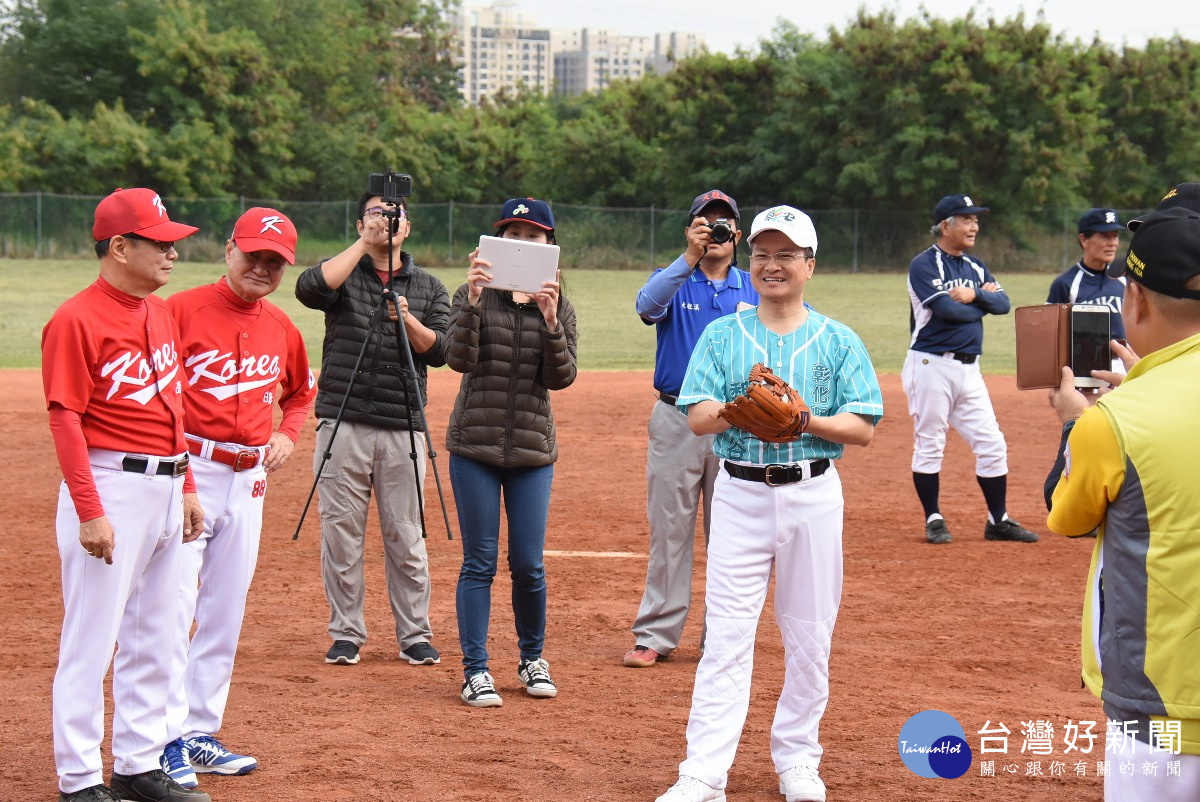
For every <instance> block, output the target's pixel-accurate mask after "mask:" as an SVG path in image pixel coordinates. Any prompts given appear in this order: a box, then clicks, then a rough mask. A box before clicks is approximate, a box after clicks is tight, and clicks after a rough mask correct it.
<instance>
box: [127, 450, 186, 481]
mask: <svg viewBox="0 0 1200 802" xmlns="http://www.w3.org/2000/svg"><path fill="white" fill-rule="evenodd" d="M149 467H150V460H148V459H146V458H145V457H134V456H127V457H125V459H123V460H121V470H123V471H129V472H130V473H145V472H146V469H147V468H149ZM187 467H188V455H187V454H184V455H183V456H182V457H179V458H178V459H160V460H159V461H158V468H157V469H155V471H154V475H155V476H183V475H184V474H185V473H187Z"/></svg>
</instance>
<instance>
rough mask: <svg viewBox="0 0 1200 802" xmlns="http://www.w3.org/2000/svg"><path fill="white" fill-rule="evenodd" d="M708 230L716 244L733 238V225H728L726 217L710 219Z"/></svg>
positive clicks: (721, 243) (722, 243)
mask: <svg viewBox="0 0 1200 802" xmlns="http://www.w3.org/2000/svg"><path fill="white" fill-rule="evenodd" d="M708 230H709V236H710V237H712V241H713V242H715V243H716V244H718V245H724V244H725V243H726V242H729V240H731V239H733V227H732V226H730V225H729V218H728V217H721V218H719V219H717V220H714V221H712V223H710V224H709V226H708Z"/></svg>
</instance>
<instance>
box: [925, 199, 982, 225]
mask: <svg viewBox="0 0 1200 802" xmlns="http://www.w3.org/2000/svg"><path fill="white" fill-rule="evenodd" d="M986 211H989V209H988V207H986V206H977V205H976V204H975V201H973V200H971V196H970V195H947V196H946V197H944V198H942V199H941V200H940V201H938V202H937V206H934V207H933V222H934V224H937V223H940V222H942V221H943V220H945V219H946V218H947V217H953V216H954V215H956V214H982V213H983V212H986Z"/></svg>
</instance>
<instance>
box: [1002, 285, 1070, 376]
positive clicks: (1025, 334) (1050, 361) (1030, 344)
mask: <svg viewBox="0 0 1200 802" xmlns="http://www.w3.org/2000/svg"><path fill="white" fill-rule="evenodd" d="M1013 315H1014V318H1015V323H1016V334H1017V389H1019V390H1037V389H1043V388H1047V387H1057V386H1058V384H1059V382H1060V381H1061V380H1062V369H1063V368H1064V367H1066V366H1068V365H1070V364H1071V305H1070V304H1040V305H1038V306H1019V307H1017V309H1016V310H1015V311H1014V313H1013Z"/></svg>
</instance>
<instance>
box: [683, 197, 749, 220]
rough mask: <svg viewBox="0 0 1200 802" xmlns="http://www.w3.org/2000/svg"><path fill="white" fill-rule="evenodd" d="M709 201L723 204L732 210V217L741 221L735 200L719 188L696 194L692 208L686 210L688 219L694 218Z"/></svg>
mask: <svg viewBox="0 0 1200 802" xmlns="http://www.w3.org/2000/svg"><path fill="white" fill-rule="evenodd" d="M710 203H723V204H725V205H726V206H728V207H729V208H730V209H731V210H733V219H734V220H737V221H738V222H739V223H740V222H741V221H742V215H741V212H739V211H738V207H737V201H735V200H734V199H733V198H731V197H730V196H729V195H728V194H726V193H724V192H722V191H721V190H719V189H710V190H709V191H708V192H704V193H702V194H700V195H697V196H696V199H695V200H693V201H692V208H691V209H690V210H689V211H688V221H689V222H690V221H692V220H695V219H696V217H697V215H699V214H700V212H701V211H703V209H704V207H705V206H707V205H708V204H710Z"/></svg>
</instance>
